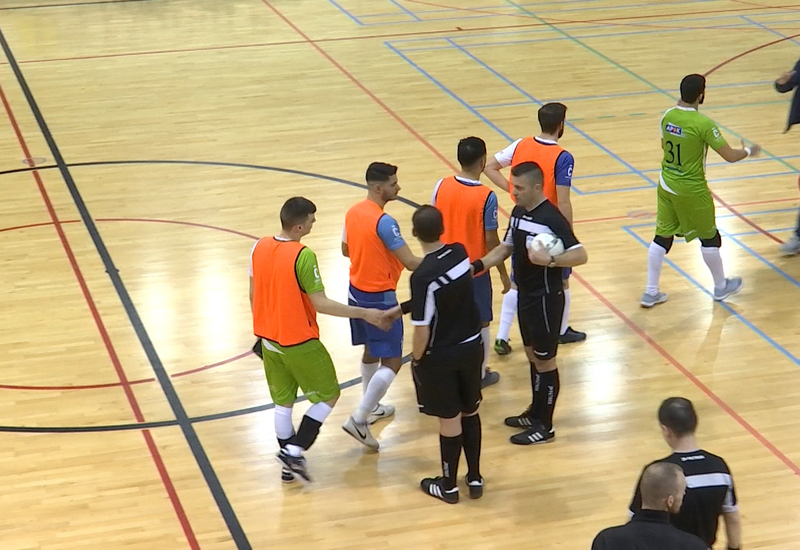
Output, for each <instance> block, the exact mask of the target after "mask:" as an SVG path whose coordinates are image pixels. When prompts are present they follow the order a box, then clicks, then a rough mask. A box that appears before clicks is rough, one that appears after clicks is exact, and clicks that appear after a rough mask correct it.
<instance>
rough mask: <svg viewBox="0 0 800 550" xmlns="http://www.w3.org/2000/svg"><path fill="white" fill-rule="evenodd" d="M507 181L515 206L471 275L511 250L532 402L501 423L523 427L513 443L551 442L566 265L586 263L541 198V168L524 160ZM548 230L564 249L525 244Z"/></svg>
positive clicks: (559, 218) (563, 222)
mask: <svg viewBox="0 0 800 550" xmlns="http://www.w3.org/2000/svg"><path fill="white" fill-rule="evenodd" d="M511 185H512V186H513V188H514V190H513V194H514V199H515V201H516V203H517V206H516V207H515V208H514V210H513V211H512V212H511V219H510V220H509V224H508V230H507V231H506V236H505V238H504V239H503V242H502V243H501V244H500V246H498V247H496V248H494V249H493V250H491V251H490V252H489V253H488V254H487V255H486V256H484V257H483V258H481V259H480V260H477V261H475V262H474V264H473V268H474V270H475V273H479V272H480V271H483V270H484V269H489V268H490V267H494V266H496V265H498V264H500V263H501V262H503V261H504V260H505V259H506V258H508V257H509V256H511V254H514V277H515V280H516V283H517V287H518V288H519V294H518V298H517V300H518V302H519V307H518V308H517V309H518V312H519V313H518V318H519V331H520V333H521V334H522V343H523V345H524V346H525V354H526V355H527V356H528V361H529V362H530V368H531V387H532V394H533V395H532V397H531V405H530V406H529V407H528V409H527V410H525V412H523V413H522V414H520V415H517V416H509V417H508V418H506V420H505V424H506V426H511V427H513V428H522V429H523V431H522V432H520V433H518V434H516V435H513V436H511V442H512V443H514V444H516V445H536V444H539V443H547V442H549V441H552V440H553V438H554V437H555V435H556V432H555V430H554V429H553V411H554V410H555V408H556V399H557V398H558V392H559V386H560V384H559V378H558V365H557V364H556V353H557V352H558V341H559V332H560V328H561V317H562V314H563V311H564V280H563V278H562V273H563V269H562V268H565V267H575V266H579V265H582V264H585V263H586V260H587V255H586V250H585V249H584V248H583V245H582V244H581V243H580V242H578V239H577V238H575V234H574V233H573V232H572V228H571V227H570V224H569V222H568V221H567V219H566V218H565V217H564V216H563V215H562V214H561V212H559V210H558V208H557V207H556V206H555V205H553V204H552V203H551V202H550V201H548V200H547V198H545V196H544V179H543V176H542V169H541V168H540V167H539V165H538V164H536V163H535V162H523V163H521V164H519V165H517V166H515V167H514V168H513V169H512V170H511ZM541 233H550V234H553V235H555V236H556V237H558V238H559V239H561V242H562V243H563V244H564V252H563V253H562V254H559V255H557V256H551V255H550V253H549V252H547V251H544V250H542V249H540V248H535V247H528V243H529V242H531V241H532V240H533V239H534V238H535V237H536V236H537V235H539V234H541Z"/></svg>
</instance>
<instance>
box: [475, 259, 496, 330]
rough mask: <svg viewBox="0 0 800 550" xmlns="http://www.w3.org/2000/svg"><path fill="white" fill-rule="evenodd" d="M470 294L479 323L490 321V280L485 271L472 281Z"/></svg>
mask: <svg viewBox="0 0 800 550" xmlns="http://www.w3.org/2000/svg"><path fill="white" fill-rule="evenodd" d="M472 294H473V295H474V296H475V305H477V306H478V314H479V315H480V318H481V323H489V322H491V321H492V318H493V317H492V278H491V277H490V276H489V272H488V271H487V272H486V273H484V274H483V275H481V276H480V277H475V278H474V279H472Z"/></svg>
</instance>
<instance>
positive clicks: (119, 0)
mask: <svg viewBox="0 0 800 550" xmlns="http://www.w3.org/2000/svg"><path fill="white" fill-rule="evenodd" d="M150 1H151V0H97V1H95V2H70V3H69V4H36V5H34V6H7V7H5V8H0V11H10V10H38V9H42V8H70V7H83V6H98V5H101V4H133V3H143V2H150Z"/></svg>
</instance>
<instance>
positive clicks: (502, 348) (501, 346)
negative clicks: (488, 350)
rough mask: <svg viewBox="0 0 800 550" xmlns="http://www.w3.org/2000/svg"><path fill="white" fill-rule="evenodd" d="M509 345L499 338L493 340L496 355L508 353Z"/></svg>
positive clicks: (509, 351) (509, 350)
mask: <svg viewBox="0 0 800 550" xmlns="http://www.w3.org/2000/svg"><path fill="white" fill-rule="evenodd" d="M511 351H512V350H511V346H510V345H509V343H508V341H507V340H500V339H499V338H498V339H497V340H495V341H494V352H495V353H496V354H497V355H508V354H509V353H511Z"/></svg>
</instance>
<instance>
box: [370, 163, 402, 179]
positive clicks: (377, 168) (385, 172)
mask: <svg viewBox="0 0 800 550" xmlns="http://www.w3.org/2000/svg"><path fill="white" fill-rule="evenodd" d="M396 173H397V166H395V165H393V164H386V163H385V162H373V163H372V164H370V165H369V166H368V167H367V176H366V179H367V183H386V182H387V181H389V178H391V177H392V176H394V175H395V174H396Z"/></svg>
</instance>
